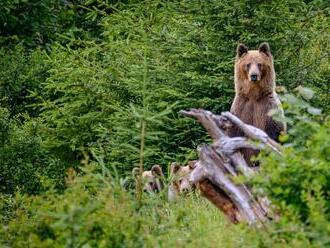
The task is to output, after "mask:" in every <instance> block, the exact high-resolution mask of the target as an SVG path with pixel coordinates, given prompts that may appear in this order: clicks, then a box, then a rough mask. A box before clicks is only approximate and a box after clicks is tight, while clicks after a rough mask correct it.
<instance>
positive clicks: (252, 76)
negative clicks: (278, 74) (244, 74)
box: [251, 74, 258, 82]
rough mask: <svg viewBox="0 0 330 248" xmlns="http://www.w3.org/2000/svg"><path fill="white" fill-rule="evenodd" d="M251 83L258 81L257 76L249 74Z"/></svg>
mask: <svg viewBox="0 0 330 248" xmlns="http://www.w3.org/2000/svg"><path fill="white" fill-rule="evenodd" d="M251 81H252V82H255V81H258V74H251Z"/></svg>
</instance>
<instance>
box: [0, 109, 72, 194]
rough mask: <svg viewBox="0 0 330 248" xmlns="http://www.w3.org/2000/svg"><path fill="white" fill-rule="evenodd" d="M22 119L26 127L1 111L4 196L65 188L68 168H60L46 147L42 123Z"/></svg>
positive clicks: (0, 174)
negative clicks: (42, 138) (42, 133)
mask: <svg viewBox="0 0 330 248" xmlns="http://www.w3.org/2000/svg"><path fill="white" fill-rule="evenodd" d="M21 118H22V119H25V120H24V124H22V123H21V121H19V120H16V119H11V118H10V116H9V111H8V110H7V109H5V108H0V119H1V123H0V130H1V133H0V134H1V136H0V143H1V146H0V161H1V162H0V192H2V193H8V194H9V193H13V192H15V191H16V190H20V191H21V192H28V193H30V194H35V193H39V192H41V191H43V190H44V189H45V187H46V188H48V187H49V184H53V186H54V187H56V188H62V187H63V186H64V181H63V180H64V170H65V168H66V167H67V165H66V166H62V167H61V166H59V163H58V162H59V161H58V160H57V159H56V158H55V157H54V156H52V155H51V154H50V153H49V152H47V151H46V150H45V149H44V148H43V147H42V144H41V139H40V136H39V134H38V133H39V129H40V128H41V124H40V123H39V122H38V120H37V119H33V120H32V119H30V118H29V117H28V116H21Z"/></svg>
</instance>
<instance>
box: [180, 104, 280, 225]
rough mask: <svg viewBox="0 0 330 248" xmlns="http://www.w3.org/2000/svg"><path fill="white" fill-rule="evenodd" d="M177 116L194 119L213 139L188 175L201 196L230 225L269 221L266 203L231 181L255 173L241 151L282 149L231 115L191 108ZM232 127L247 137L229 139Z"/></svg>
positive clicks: (246, 187) (259, 131) (269, 213)
mask: <svg viewBox="0 0 330 248" xmlns="http://www.w3.org/2000/svg"><path fill="white" fill-rule="evenodd" d="M180 113H181V114H183V115H185V116H188V117H191V118H195V119H197V120H198V122H200V123H201V125H202V126H203V127H204V128H205V129H206V130H207V132H208V134H209V135H210V136H211V138H212V139H213V144H212V145H204V146H202V147H200V148H199V149H198V156H199V160H198V162H197V166H196V168H195V169H194V171H193V172H192V173H191V176H190V180H191V181H192V183H194V184H196V185H197V187H198V188H199V189H200V191H201V192H202V195H203V196H205V197H206V198H207V199H209V200H210V201H211V202H212V203H213V204H214V205H216V206H217V207H218V208H219V209H221V210H222V211H223V212H224V213H225V215H226V216H227V217H228V218H229V220H231V221H232V222H233V223H237V222H239V221H246V222H248V223H251V224H257V225H258V224H261V223H263V222H264V221H266V220H267V219H269V218H270V217H269V216H270V215H271V210H270V209H271V208H270V207H269V204H268V203H269V201H268V200H267V199H258V198H257V197H255V196H254V195H253V192H252V190H251V187H249V186H248V185H245V184H244V183H235V180H234V179H235V177H237V176H238V175H240V174H242V175H244V176H246V177H251V176H252V175H253V174H254V173H255V171H254V170H253V169H252V168H251V167H249V166H248V163H247V162H246V161H245V160H244V158H243V156H242V155H241V154H240V152H239V150H240V149H241V148H250V149H256V150H257V149H263V148H264V147H265V146H267V147H269V148H270V149H271V150H272V151H274V152H276V153H278V154H281V152H280V151H281V146H280V145H279V144H277V143H276V142H275V141H274V140H272V139H270V138H269V137H268V135H267V134H266V133H265V132H264V131H262V130H260V129H258V128H256V127H253V126H251V125H247V124H245V123H244V122H242V121H241V120H240V119H239V118H237V117H236V116H235V115H233V114H231V113H230V112H224V113H222V114H221V115H215V114H213V113H211V112H210V111H206V110H203V109H191V110H189V111H180ZM234 126H236V127H238V128H239V129H241V130H242V131H243V133H244V134H245V135H246V137H234V138H231V137H228V136H227V134H226V132H227V131H228V128H232V127H234ZM250 140H255V141H259V142H261V143H262V144H263V145H260V144H254V143H253V142H250ZM266 203H267V204H266Z"/></svg>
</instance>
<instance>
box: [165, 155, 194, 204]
mask: <svg viewBox="0 0 330 248" xmlns="http://www.w3.org/2000/svg"><path fill="white" fill-rule="evenodd" d="M196 162H197V161H195V160H194V161H189V162H188V164H187V165H186V166H181V165H180V164H178V163H176V162H174V163H172V164H171V172H170V177H171V178H172V182H171V184H170V186H169V188H168V199H169V200H170V201H174V200H176V199H178V197H179V195H180V194H186V193H189V192H191V191H192V190H193V189H194V188H195V185H192V184H191V182H190V180H189V179H190V174H191V172H192V171H193V170H194V168H195V167H196Z"/></svg>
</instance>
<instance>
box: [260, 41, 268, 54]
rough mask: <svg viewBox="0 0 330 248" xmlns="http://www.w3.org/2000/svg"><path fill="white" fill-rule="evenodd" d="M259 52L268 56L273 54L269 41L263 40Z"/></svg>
mask: <svg viewBox="0 0 330 248" xmlns="http://www.w3.org/2000/svg"><path fill="white" fill-rule="evenodd" d="M259 52H262V53H264V54H266V55H267V56H269V55H271V53H270V46H269V44H268V43H267V42H263V43H261V44H260V46H259Z"/></svg>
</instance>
